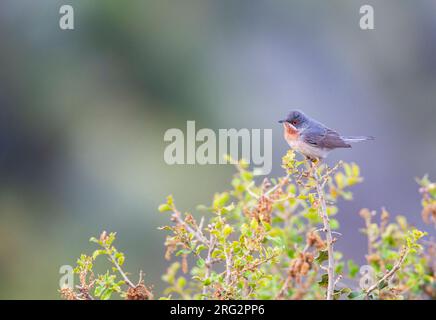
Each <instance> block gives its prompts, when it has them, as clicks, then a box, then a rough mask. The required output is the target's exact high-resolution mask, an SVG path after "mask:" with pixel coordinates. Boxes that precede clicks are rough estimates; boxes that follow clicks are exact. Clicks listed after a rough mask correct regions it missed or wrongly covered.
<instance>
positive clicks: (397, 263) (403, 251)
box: [366, 246, 409, 297]
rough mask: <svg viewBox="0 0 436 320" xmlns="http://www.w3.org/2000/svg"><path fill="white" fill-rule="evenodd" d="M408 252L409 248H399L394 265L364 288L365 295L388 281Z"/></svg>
mask: <svg viewBox="0 0 436 320" xmlns="http://www.w3.org/2000/svg"><path fill="white" fill-rule="evenodd" d="M408 253H409V250H408V249H407V248H406V247H405V246H404V247H403V248H402V249H401V253H400V258H399V259H398V261H397V262H396V263H395V265H394V267H393V268H392V269H391V271H389V272H388V273H386V274H385V275H384V276H383V277H382V278H381V279H380V280H379V281H377V282H376V283H375V284H373V285H372V286H371V287H369V288H368V290H366V297H368V296H369V294H370V293H371V292H372V291H374V290H375V289H377V288H378V287H379V285H380V284H381V283H382V282H385V281H388V280H389V279H390V278H391V277H392V276H393V275H394V274H395V272H397V271H398V270H400V268H401V265H402V264H403V262H404V260H405V259H406V256H407V254H408Z"/></svg>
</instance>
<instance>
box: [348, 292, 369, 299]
mask: <svg viewBox="0 0 436 320" xmlns="http://www.w3.org/2000/svg"><path fill="white" fill-rule="evenodd" d="M364 295H365V293H364V292H363V291H352V292H350V293H349V294H348V296H347V298H348V299H350V300H353V299H357V300H362V299H363V297H364Z"/></svg>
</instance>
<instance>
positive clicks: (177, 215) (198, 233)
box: [172, 209, 209, 246]
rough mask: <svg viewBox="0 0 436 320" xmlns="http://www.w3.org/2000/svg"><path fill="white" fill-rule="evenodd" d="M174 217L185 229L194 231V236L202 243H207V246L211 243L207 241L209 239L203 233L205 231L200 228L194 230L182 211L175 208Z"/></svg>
mask: <svg viewBox="0 0 436 320" xmlns="http://www.w3.org/2000/svg"><path fill="white" fill-rule="evenodd" d="M172 217H173V218H174V219H176V220H177V222H178V223H180V224H181V225H183V226H184V227H185V229H186V230H187V231H188V232H189V233H192V234H193V235H194V237H196V238H197V240H198V241H200V242H201V243H203V244H205V245H206V246H209V243H208V241H207V239H206V238H205V236H204V235H203V233H202V232H201V231H200V230H194V229H192V228H191V226H190V225H188V224H187V223H186V222H185V221H184V220H183V219H182V218H181V213H180V211H178V210H177V209H174V213H173V215H172Z"/></svg>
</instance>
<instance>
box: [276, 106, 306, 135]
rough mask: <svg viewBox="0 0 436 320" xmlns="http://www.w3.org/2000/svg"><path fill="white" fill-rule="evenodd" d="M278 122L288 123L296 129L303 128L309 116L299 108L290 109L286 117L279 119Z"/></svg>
mask: <svg viewBox="0 0 436 320" xmlns="http://www.w3.org/2000/svg"><path fill="white" fill-rule="evenodd" d="M279 122H280V123H284V122H286V123H289V124H291V125H292V126H293V127H294V128H296V129H297V130H300V129H303V128H305V127H306V126H307V125H308V124H309V118H308V117H307V116H306V115H305V114H304V113H303V112H302V111H300V110H293V111H291V112H290V113H289V114H288V116H287V117H286V119H283V120H280V121H279Z"/></svg>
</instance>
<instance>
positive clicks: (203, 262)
mask: <svg viewBox="0 0 436 320" xmlns="http://www.w3.org/2000/svg"><path fill="white" fill-rule="evenodd" d="M205 264H206V262H205V261H204V259H202V258H200V259H198V260H197V266H198V267H199V268H203V267H204V266H205Z"/></svg>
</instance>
